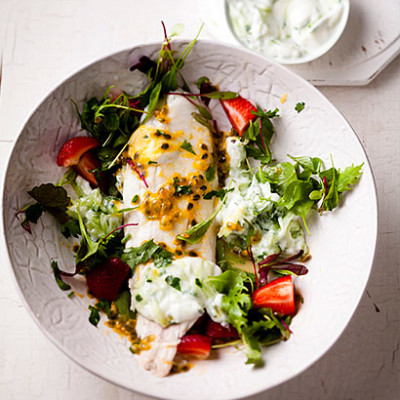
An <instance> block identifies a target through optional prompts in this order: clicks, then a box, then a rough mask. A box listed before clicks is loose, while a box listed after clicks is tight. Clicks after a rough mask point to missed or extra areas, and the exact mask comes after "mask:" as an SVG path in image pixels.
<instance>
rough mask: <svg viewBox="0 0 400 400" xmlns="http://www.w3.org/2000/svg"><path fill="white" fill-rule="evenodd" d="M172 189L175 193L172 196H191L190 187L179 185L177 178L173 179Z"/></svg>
mask: <svg viewBox="0 0 400 400" xmlns="http://www.w3.org/2000/svg"><path fill="white" fill-rule="evenodd" d="M174 188H175V193H174V196H178V197H179V196H182V195H185V194H192V193H193V191H192V188H191V186H190V185H179V178H177V177H174Z"/></svg>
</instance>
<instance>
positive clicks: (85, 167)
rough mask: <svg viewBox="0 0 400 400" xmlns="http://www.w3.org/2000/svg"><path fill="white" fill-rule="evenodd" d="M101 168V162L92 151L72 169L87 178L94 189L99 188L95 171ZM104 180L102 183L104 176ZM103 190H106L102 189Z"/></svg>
mask: <svg viewBox="0 0 400 400" xmlns="http://www.w3.org/2000/svg"><path fill="white" fill-rule="evenodd" d="M98 167H100V162H99V160H98V159H97V157H96V156H94V155H93V154H92V153H91V152H90V151H88V152H87V153H85V154H84V155H83V156H82V157H81V159H80V160H79V162H78V164H76V165H74V166H73V167H72V168H74V170H75V171H76V172H77V173H78V174H79V175H80V176H81V177H82V178H85V179H86V180H87V181H88V182H89V183H90V184H91V185H92V186H93V187H97V186H98V184H97V180H96V176H95V175H94V173H93V172H91V171H93V170H94V169H96V168H98ZM101 177H102V179H101V182H102V183H103V182H104V178H103V175H101ZM102 186H103V185H102ZM102 189H104V188H103V187H102Z"/></svg>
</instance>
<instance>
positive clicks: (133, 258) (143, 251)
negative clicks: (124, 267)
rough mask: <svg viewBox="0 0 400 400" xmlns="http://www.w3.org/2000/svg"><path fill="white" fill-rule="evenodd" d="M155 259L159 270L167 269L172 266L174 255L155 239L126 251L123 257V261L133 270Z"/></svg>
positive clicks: (155, 264)
mask: <svg viewBox="0 0 400 400" xmlns="http://www.w3.org/2000/svg"><path fill="white" fill-rule="evenodd" d="M152 258H153V261H154V266H155V267H157V268H160V267H165V266H167V265H169V264H171V262H172V259H173V254H172V253H171V252H169V251H168V250H166V249H163V248H162V247H161V246H159V245H158V244H157V243H154V241H153V239H152V240H149V241H148V242H144V243H143V244H142V245H141V246H139V247H130V248H128V249H125V251H124V252H123V254H122V255H121V260H122V261H124V262H125V263H127V264H128V265H129V266H130V267H131V268H132V270H134V269H135V268H136V266H138V265H139V264H145V263H147V262H148V261H149V260H150V259H152Z"/></svg>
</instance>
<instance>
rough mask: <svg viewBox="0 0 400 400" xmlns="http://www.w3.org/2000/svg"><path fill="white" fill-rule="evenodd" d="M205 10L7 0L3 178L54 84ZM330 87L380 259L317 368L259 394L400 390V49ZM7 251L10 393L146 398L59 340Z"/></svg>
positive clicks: (1, 284)
mask: <svg viewBox="0 0 400 400" xmlns="http://www.w3.org/2000/svg"><path fill="white" fill-rule="evenodd" d="M196 11H197V10H196V6H195V1H194V0H192V1H189V0H187V1H185V0H174V1H172V0H146V1H139V0H117V1H105V0H79V1H78V0H53V1H51V0H35V1H30V0H20V1H18V2H17V1H15V0H0V44H1V55H2V58H1V60H2V82H1V89H0V181H1V180H2V177H3V176H4V171H5V165H6V158H7V156H8V154H9V152H10V151H11V148H12V145H13V143H14V140H15V138H16V136H17V134H18V132H19V131H20V129H21V128H22V126H23V123H24V122H25V121H26V119H27V118H28V116H29V114H30V113H31V112H32V110H33V108H34V107H35V105H37V104H38V103H39V102H40V101H41V100H42V99H43V98H44V97H45V95H46V94H47V93H48V91H49V90H50V89H51V88H53V87H54V86H55V85H56V84H57V83H59V82H60V81H61V80H62V79H63V78H65V77H66V76H68V75H70V74H72V73H73V72H75V71H76V70H77V69H79V68H80V67H81V66H82V65H86V64H88V63H90V62H92V61H93V60H95V59H96V58H99V57H101V56H104V55H106V54H109V53H111V52H114V51H118V50H121V49H124V48H127V47H130V46H133V45H135V44H137V43H140V42H149V41H158V40H160V39H161V38H162V31H161V26H160V20H164V21H165V23H166V25H167V27H169V28H171V27H172V26H173V25H174V24H175V23H177V22H181V23H183V24H184V25H185V32H184V35H183V36H184V37H188V38H191V37H194V35H195V33H196V32H197V30H198V27H199V25H200V22H199V19H198V17H197V13H196ZM201 37H202V38H207V34H206V33H205V34H203V35H202V36H201ZM0 64H1V62H0ZM320 90H321V91H322V92H323V93H324V94H325V95H326V96H327V97H328V99H329V100H330V101H331V102H332V103H333V104H334V105H335V106H336V107H338V109H339V110H340V111H341V112H342V113H343V114H344V115H345V117H346V118H347V119H348V121H349V122H350V124H351V125H352V126H353V128H354V130H355V131H356V132H357V134H358V136H359V138H360V140H361V142H362V143H363V145H364V147H365V149H366V151H367V154H368V156H369V159H370V161H371V164H372V168H373V171H374V174H375V179H376V185H377V190H378V195H379V236H378V243H377V252H376V257H375V262H374V266H373V269H372V274H371V278H370V280H369V283H368V286H367V290H366V292H365V293H364V296H363V298H362V300H361V303H360V305H359V307H358V309H357V311H356V313H355V315H354V317H353V319H352V320H351V322H350V324H349V326H348V327H347V329H346V330H345V332H344V333H343V335H342V336H341V337H340V339H339V340H338V341H337V343H336V344H335V345H334V346H333V347H332V348H331V349H330V350H329V352H328V353H327V354H326V355H325V356H324V357H322V359H321V360H320V361H318V362H317V363H316V364H314V365H313V366H312V367H311V368H309V369H308V370H307V371H305V372H304V373H302V374H301V375H299V376H297V377H296V378H294V379H292V380H291V381H289V382H287V383H285V384H284V385H281V386H279V387H276V388H274V389H272V390H270V391H268V392H265V393H263V394H261V395H259V396H256V397H254V400H255V399H258V400H260V399H268V400H275V399H276V400H277V399H299V400H303V399H304V400H305V399H307V400H310V399H311V400H313V399H335V400H336V399H343V400H345V399H348V400H350V399H352V400H358V399H360V400H372V399H379V400H393V399H399V398H400V350H399V348H400V269H399V267H400V261H399V260H400V251H399V250H400V224H399V222H400V218H399V214H400V207H399V205H400V201H399V198H400V179H399V173H400V139H399V137H400V59H399V58H397V59H396V60H394V61H393V62H392V63H391V64H390V65H389V66H388V67H387V68H386V69H385V70H384V71H383V72H382V73H381V74H380V75H379V76H378V77H377V78H376V79H375V80H374V81H373V82H372V83H371V84H370V85H369V86H366V87H329V88H324V87H322V88H320ZM0 251H1V261H2V262H1V267H0V268H1V279H0V313H1V315H2V318H1V319H0V399H2V400H3V399H4V400H8V399H10V400H11V399H18V400H19V399H30V400H36V399H60V400H64V399H68V400H69V399H75V400H83V399H89V398H90V399H97V400H104V399H115V400H118V399H121V400H122V399H124V400H125V399H126V400H128V399H134V400H139V399H140V400H143V399H145V397H144V396H141V395H137V394H132V393H131V392H128V391H126V390H124V389H121V388H118V387H116V386H114V385H112V384H110V383H108V382H105V381H103V380H101V379H99V378H97V377H95V376H94V375H92V374H91V373H89V372H87V371H85V370H83V369H81V368H80V367H79V366H77V365H75V364H74V363H73V362H72V361H70V360H69V359H68V358H67V357H66V356H65V355H64V354H62V353H61V352H60V351H59V350H58V349H57V348H56V347H55V346H54V345H53V344H52V343H50V342H49V340H48V339H47V338H46V337H45V336H44V335H43V334H42V333H41V332H40V330H39V329H38V328H37V326H36V325H35V324H34V322H33V321H32V320H31V318H30V317H29V315H28V313H27V312H26V310H25V308H24V306H23V305H22V302H21V300H20V299H19V297H18V295H17V292H16V289H15V287H14V285H13V283H12V277H11V272H10V268H9V261H8V259H7V256H6V253H5V249H4V246H3V244H2V247H1V249H0Z"/></svg>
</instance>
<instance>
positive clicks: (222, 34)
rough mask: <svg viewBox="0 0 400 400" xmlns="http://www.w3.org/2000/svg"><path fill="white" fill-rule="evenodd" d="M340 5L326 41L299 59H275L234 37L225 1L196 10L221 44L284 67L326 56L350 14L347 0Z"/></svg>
mask: <svg viewBox="0 0 400 400" xmlns="http://www.w3.org/2000/svg"><path fill="white" fill-rule="evenodd" d="M342 5H343V10H342V13H341V16H340V19H339V21H338V23H337V24H336V27H335V29H334V30H332V32H331V35H330V37H329V39H328V40H327V41H325V42H324V43H323V44H322V45H321V46H319V47H317V48H315V49H313V50H311V51H308V52H306V53H304V54H303V55H302V56H300V57H294V58H283V57H279V56H276V57H275V56H274V55H272V54H268V53H266V52H263V51H262V50H257V49H255V48H252V47H251V46H249V45H248V44H246V43H245V41H244V40H241V39H240V38H239V37H238V36H237V35H236V33H235V32H234V29H233V28H232V25H231V22H230V18H229V12H228V5H227V1H226V0H217V1H215V0H201V1H198V9H199V13H200V16H201V18H202V20H203V21H204V23H205V26H206V30H207V31H208V32H209V33H210V34H211V35H212V36H213V37H215V38H216V39H218V40H221V41H223V42H227V43H230V44H234V45H240V46H243V47H245V48H247V49H249V50H251V51H255V52H257V53H259V54H261V55H262V56H264V57H266V58H267V59H269V60H271V61H275V62H278V63H280V64H285V65H295V64H304V63H307V62H310V61H313V60H315V59H317V58H319V57H321V56H323V55H324V54H326V53H327V52H328V51H329V50H330V49H331V48H332V47H333V46H334V45H335V44H336V42H337V41H338V40H339V38H340V37H341V35H342V34H343V31H344V29H345V27H346V24H347V21H348V18H349V13H350V2H349V0H342Z"/></svg>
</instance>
